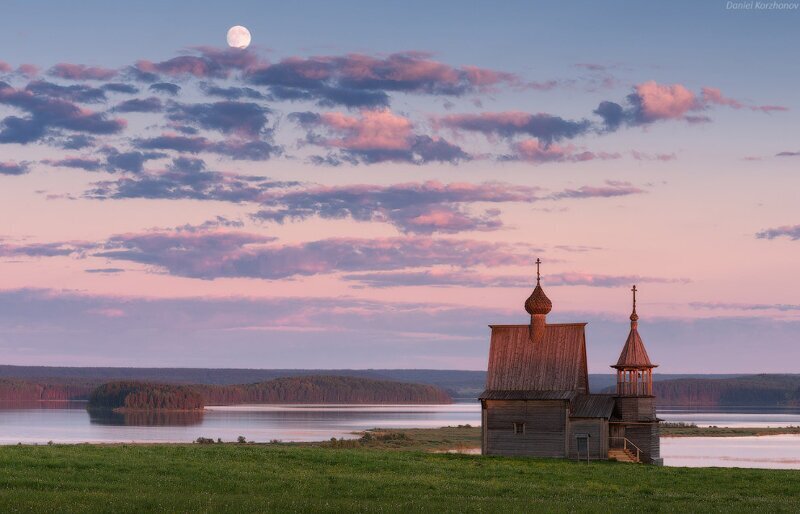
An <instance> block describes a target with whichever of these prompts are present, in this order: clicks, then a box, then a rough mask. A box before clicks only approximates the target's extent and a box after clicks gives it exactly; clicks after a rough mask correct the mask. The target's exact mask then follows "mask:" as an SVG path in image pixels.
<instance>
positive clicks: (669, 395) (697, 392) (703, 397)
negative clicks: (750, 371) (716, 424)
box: [653, 374, 800, 407]
mask: <svg viewBox="0 0 800 514" xmlns="http://www.w3.org/2000/svg"><path fill="white" fill-rule="evenodd" d="M653 392H654V393H655V395H656V398H657V402H658V404H659V405H679V406H738V407H750V406H760V407H796V406H798V405H800V375H766V374H765V375H745V376H741V377H734V378H722V379H703V378H683V379H678V380H662V381H656V382H654V383H653Z"/></svg>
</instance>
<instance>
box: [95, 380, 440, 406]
mask: <svg viewBox="0 0 800 514" xmlns="http://www.w3.org/2000/svg"><path fill="white" fill-rule="evenodd" d="M451 402H452V399H451V398H450V396H449V395H448V394H447V393H445V392H444V391H442V390H441V389H439V388H437V387H435V386H430V385H424V384H408V383H403V382H389V381H385V380H372V379H366V378H356V377H339V376H307V377H287V378H277V379H274V380H268V381H266V382H258V383H255V384H240V385H208V384H193V385H174V384H163V383H153V382H132V381H117V382H108V383H105V384H102V385H100V386H98V387H97V388H95V389H94V390H93V391H92V392H91V393H90V395H89V408H90V409H115V410H119V411H126V410H128V411H129V410H187V411H190V410H199V409H202V408H203V407H204V406H205V405H238V404H247V403H328V404H334V403H342V404H345V403H346V404H384V403H401V404H441V403H451Z"/></svg>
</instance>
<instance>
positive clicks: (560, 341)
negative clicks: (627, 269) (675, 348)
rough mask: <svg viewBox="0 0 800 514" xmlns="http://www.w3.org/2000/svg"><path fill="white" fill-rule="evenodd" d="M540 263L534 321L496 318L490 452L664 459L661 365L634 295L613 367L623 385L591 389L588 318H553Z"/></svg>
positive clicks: (488, 414) (485, 398) (484, 410)
mask: <svg viewBox="0 0 800 514" xmlns="http://www.w3.org/2000/svg"><path fill="white" fill-rule="evenodd" d="M540 264H541V261H540V260H539V259H537V260H536V286H535V288H534V290H533V292H532V293H531V295H530V296H529V297H528V299H527V300H526V301H525V304H524V305H525V310H526V312H527V313H528V314H529V315H530V322H529V323H527V324H524V325H490V329H491V343H490V349H489V367H488V372H487V377H486V389H485V390H484V391H483V393H481V395H480V397H479V398H480V401H481V416H482V423H481V427H482V440H481V445H482V452H483V454H485V455H527V456H536V457H562V458H572V459H583V460H592V459H608V458H614V459H617V460H625V461H632V462H648V463H656V464H660V463H661V459H660V453H659V432H658V422H659V420H658V418H657V417H656V415H655V397H654V396H653V385H652V370H653V368H654V367H655V365H654V364H652V363H651V362H650V358H649V357H648V355H647V352H646V351H645V348H644V343H643V342H642V339H641V337H640V336H639V333H638V319H639V318H638V315H637V314H636V307H635V300H634V311H633V314H632V315H631V331H630V334H629V335H628V340H627V341H626V343H625V346H624V347H623V350H622V354H621V355H620V358H619V360H618V361H617V364H616V365H614V366H613V367H614V368H615V369H616V370H617V386H616V391H615V392H614V393H608V394H592V393H590V391H589V376H588V369H587V360H586V333H585V327H586V323H548V322H547V315H548V314H549V313H550V311H551V310H552V308H553V304H552V302H551V301H550V299H549V298H548V297H547V295H546V294H545V292H544V289H543V288H542V285H541V274H540V268H539V266H540ZM634 289H635V286H634ZM635 294H636V293H635V291H634V297H635Z"/></svg>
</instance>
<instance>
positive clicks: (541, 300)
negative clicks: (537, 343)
mask: <svg viewBox="0 0 800 514" xmlns="http://www.w3.org/2000/svg"><path fill="white" fill-rule="evenodd" d="M541 263H542V261H541V260H539V259H536V288H534V290H533V293H531V295H530V296H529V297H528V299H527V300H525V310H526V311H528V314H530V315H531V316H533V315H535V314H541V315H547V314H548V313H549V312H550V311H551V310H553V302H551V301H550V298H548V297H547V295H546V294H544V289H542V285H541V283H540V282H541V275H540V274H539V265H540V264H541Z"/></svg>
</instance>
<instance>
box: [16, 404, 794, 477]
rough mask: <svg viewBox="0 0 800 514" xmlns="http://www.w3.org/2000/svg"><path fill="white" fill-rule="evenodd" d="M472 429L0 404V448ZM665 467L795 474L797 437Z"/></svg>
mask: <svg viewBox="0 0 800 514" xmlns="http://www.w3.org/2000/svg"><path fill="white" fill-rule="evenodd" d="M659 417H661V418H663V419H664V420H666V421H682V422H686V423H695V424H697V425H698V426H709V425H716V426H729V427H743V426H747V427H766V426H772V427H780V426H789V425H794V426H800V409H775V410H763V409H762V410H755V409H738V410H736V409H734V410H731V409H724V410H723V409H717V410H711V409H704V410H702V411H701V410H696V409H674V408H673V409H664V410H661V411H659ZM466 424H470V425H473V426H478V425H479V424H480V406H479V405H478V404H477V402H475V403H456V404H453V405H380V406H376V405H325V406H320V405H317V406H309V405H280V406H277V405H239V406H228V407H207V408H206V411H205V412H203V413H156V414H154V413H135V414H128V415H122V414H112V415H103V416H97V415H93V414H91V415H90V414H89V413H88V412H87V411H86V410H85V405H84V404H81V403H47V404H33V405H30V404H28V405H18V406H0V444H16V443H18V442H21V443H37V444H44V443H47V442H48V441H53V442H56V443H82V442H92V443H115V442H191V441H194V440H195V439H197V438H198V437H210V438H213V439H217V438H220V439H222V440H223V441H234V440H236V438H237V437H238V436H240V435H242V436H244V437H246V438H247V439H248V440H250V441H258V442H264V441H271V440H274V439H277V440H281V441H320V440H325V439H330V438H331V437H337V438H339V437H353V432H357V431H361V430H366V429H369V428H376V427H383V428H435V427H442V426H448V425H466ZM661 454H662V456H663V457H664V463H665V464H666V465H669V466H735V467H759V468H794V469H800V436H796V435H784V436H768V437H736V438H715V437H714V438H712V437H693V438H666V437H665V438H662V440H661Z"/></svg>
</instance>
